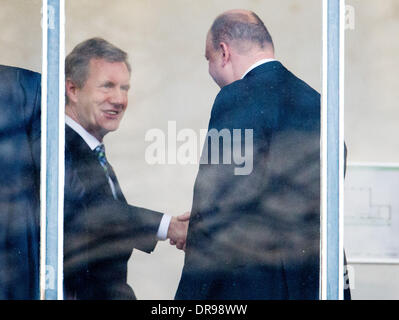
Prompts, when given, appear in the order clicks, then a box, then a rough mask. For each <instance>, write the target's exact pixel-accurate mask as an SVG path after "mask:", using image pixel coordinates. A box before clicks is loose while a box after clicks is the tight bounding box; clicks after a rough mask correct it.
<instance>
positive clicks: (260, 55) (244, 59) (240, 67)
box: [234, 51, 275, 80]
mask: <svg viewBox="0 0 399 320" xmlns="http://www.w3.org/2000/svg"><path fill="white" fill-rule="evenodd" d="M263 59H275V56H274V53H273V52H269V51H267V52H256V53H254V54H251V55H246V56H241V59H238V63H237V64H236V68H235V70H234V71H235V72H234V77H235V80H239V79H241V78H242V76H243V75H244V73H245V72H246V71H247V70H248V69H249V68H250V67H251V66H253V65H254V64H255V63H257V62H258V61H260V60H263Z"/></svg>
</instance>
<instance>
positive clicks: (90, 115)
mask: <svg viewBox="0 0 399 320" xmlns="http://www.w3.org/2000/svg"><path fill="white" fill-rule="evenodd" d="M65 70H66V71H65V73H66V81H65V82H66V85H65V86H66V97H67V103H66V108H65V111H66V128H65V135H66V139H65V140H66V147H65V162H66V164H67V167H68V168H73V169H71V170H73V171H74V173H75V176H76V179H75V180H78V181H77V183H75V184H74V185H73V186H72V185H66V186H65V194H66V195H68V198H69V199H71V200H70V201H68V202H67V201H66V202H65V242H64V243H65V246H64V248H65V260H64V272H65V274H64V278H65V291H66V296H67V298H70V299H101V300H103V299H135V295H134V292H133V290H132V289H131V288H130V286H129V285H128V284H127V263H128V260H129V258H130V256H131V254H132V250H133V248H136V249H139V250H142V251H144V252H147V253H150V252H151V251H153V250H154V248H155V245H156V243H157V241H158V240H165V239H166V238H169V239H171V241H172V242H173V243H176V246H177V247H178V248H180V249H182V248H183V246H184V243H185V238H186V233H187V224H188V222H187V219H188V215H185V216H183V217H180V218H179V220H178V219H177V218H176V217H170V216H167V215H163V214H161V213H159V212H155V211H151V210H148V209H143V208H138V207H135V206H132V205H129V204H128V203H127V201H126V199H125V197H124V195H123V193H122V190H121V188H120V186H119V183H118V180H117V178H116V175H115V173H114V170H113V168H112V167H111V165H110V164H109V162H108V161H107V158H106V153H105V147H104V144H103V138H104V136H105V135H106V134H108V133H109V132H112V131H115V130H117V129H118V127H119V123H120V121H121V120H122V117H123V115H124V113H125V111H126V108H127V104H128V91H129V88H130V73H131V68H130V65H129V63H128V57H127V54H126V53H125V52H124V51H122V50H121V49H119V48H117V47H115V46H114V45H112V44H111V43H109V42H107V41H106V40H104V39H101V38H93V39H89V40H86V41H84V42H82V43H81V44H79V45H77V46H76V47H75V48H74V49H73V50H72V52H71V53H70V54H69V55H68V56H67V58H66V62H65Z"/></svg>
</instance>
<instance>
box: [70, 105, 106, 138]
mask: <svg viewBox="0 0 399 320" xmlns="http://www.w3.org/2000/svg"><path fill="white" fill-rule="evenodd" d="M65 114H66V115H67V116H68V117H70V118H71V119H72V120H74V121H75V122H77V123H79V124H80V125H81V126H82V127H83V129H85V130H86V131H87V132H88V133H90V134H91V135H92V136H93V137H95V138H96V139H97V140H98V141H100V142H101V143H102V142H103V138H104V135H101V134H99V133H98V132H96V131H95V130H91V129H90V127H89V126H87V125H85V124H84V123H82V121H80V120H79V119H80V117H79V116H78V114H77V112H76V108H73V106H71V105H70V104H67V105H66V106H65Z"/></svg>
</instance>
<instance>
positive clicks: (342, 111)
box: [338, 0, 345, 300]
mask: <svg viewBox="0 0 399 320" xmlns="http://www.w3.org/2000/svg"><path fill="white" fill-rule="evenodd" d="M339 20H340V32H339V42H340V43H339V146H340V147H339V159H340V160H342V161H340V162H339V282H338V288H339V299H340V300H343V299H344V272H345V270H344V161H345V160H344V136H345V135H344V130H345V125H344V121H345V117H344V115H345V0H340V13H339Z"/></svg>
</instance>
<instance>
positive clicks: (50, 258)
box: [40, 0, 65, 300]
mask: <svg viewBox="0 0 399 320" xmlns="http://www.w3.org/2000/svg"><path fill="white" fill-rule="evenodd" d="M64 7H65V3H64V0H43V8H42V14H43V19H42V31H43V43H42V59H43V60H42V113H41V116H42V119H41V121H42V133H41V186H40V188H41V189H40V194H41V200H40V201H41V204H40V208H41V209H40V225H41V231H40V237H41V241H40V299H42V300H62V299H63V245H64V243H63V238H64V233H63V228H64V225H63V214H64V146H65V130H64V128H65V84H64V81H65V80H64V77H65V76H64V60H65V57H64V56H65V53H64V52H65V49H64V48H65V29H64V25H65V12H64ZM57 137H58V139H57Z"/></svg>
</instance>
